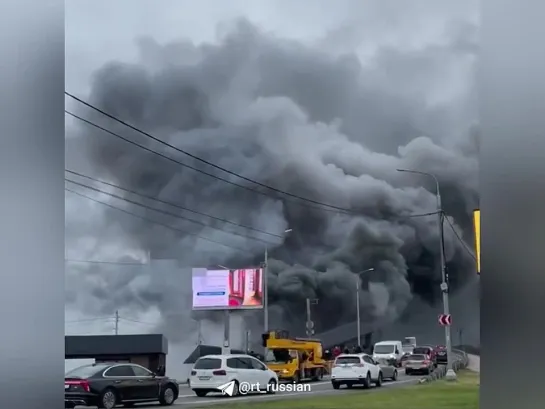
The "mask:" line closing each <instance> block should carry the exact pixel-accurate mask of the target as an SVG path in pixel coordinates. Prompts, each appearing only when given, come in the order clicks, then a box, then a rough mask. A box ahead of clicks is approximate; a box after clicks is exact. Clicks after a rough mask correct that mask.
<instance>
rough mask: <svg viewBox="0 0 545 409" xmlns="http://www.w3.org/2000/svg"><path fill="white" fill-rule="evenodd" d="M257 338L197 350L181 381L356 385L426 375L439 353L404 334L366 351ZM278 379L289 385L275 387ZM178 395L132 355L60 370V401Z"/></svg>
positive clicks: (198, 389)
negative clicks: (246, 347) (253, 342)
mask: <svg viewBox="0 0 545 409" xmlns="http://www.w3.org/2000/svg"><path fill="white" fill-rule="evenodd" d="M407 339H410V340H411V342H410V344H408V343H407V342H406V341H407ZM263 346H264V347H265V348H266V349H265V350H266V354H265V355H264V356H260V357H257V356H255V355H250V354H229V355H227V354H219V355H206V356H202V357H200V358H199V359H198V360H197V361H196V362H195V364H194V366H193V368H192V370H191V376H190V378H189V387H190V388H191V389H192V390H193V392H194V393H195V395H196V396H197V397H205V396H207V395H209V394H220V395H226V396H238V395H240V394H249V393H251V392H255V393H267V394H274V393H276V392H277V391H279V390H280V391H286V390H293V391H297V390H298V389H297V385H303V384H308V383H309V382H310V383H312V382H316V381H320V380H322V379H324V377H325V376H328V377H329V382H331V386H332V388H333V389H335V390H336V389H340V388H341V387H345V388H349V389H351V388H353V387H357V386H360V387H362V388H364V389H368V388H371V387H373V386H374V387H381V386H382V385H383V383H384V382H396V381H397V380H398V376H399V375H400V374H401V373H404V374H405V375H413V374H414V375H417V374H425V375H428V374H430V373H431V372H433V371H434V369H435V368H436V367H437V365H439V364H442V363H444V362H446V358H447V357H446V349H445V348H444V347H443V346H436V347H432V346H429V345H424V346H418V345H416V340H415V339H414V337H411V338H406V339H405V340H404V342H402V341H398V340H392V341H381V342H377V343H375V344H374V346H373V347H372V350H370V351H368V352H369V353H364V352H363V348H361V347H359V346H356V347H354V348H352V349H349V348H346V347H345V348H342V349H341V347H340V346H337V347H335V348H333V349H332V351H331V352H329V351H328V352H326V351H324V350H323V349H322V344H321V342H320V341H319V340H316V339H307V338H291V337H290V336H289V334H288V333H287V332H286V331H273V332H270V333H267V334H264V335H263ZM259 358H261V359H259ZM254 383H257V384H258V385H260V387H259V388H258V390H255V391H253V390H252V391H242V390H241V387H242V386H243V385H247V384H254ZM281 384H284V385H286V384H288V385H290V388H288V389H286V388H285V387H282V388H280V387H279V386H280V385H281ZM292 387H293V388H292ZM178 396H179V384H178V382H177V381H176V380H174V379H171V378H169V377H166V376H164V373H163V372H161V371H157V372H152V371H150V370H149V369H147V368H144V367H142V366H140V365H136V364H134V363H118V362H111V363H108V362H101V363H95V364H92V365H85V366H82V367H80V368H77V369H74V370H72V371H70V372H69V373H67V374H66V375H65V407H67V408H73V407H75V406H79V405H84V406H95V407H100V408H105V409H111V408H113V407H115V406H117V405H120V404H122V405H125V406H130V405H134V404H135V403H148V402H154V401H156V402H159V403H160V405H162V406H169V405H172V404H173V403H174V402H175V401H176V400H177V399H178Z"/></svg>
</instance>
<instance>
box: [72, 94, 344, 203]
mask: <svg viewBox="0 0 545 409" xmlns="http://www.w3.org/2000/svg"><path fill="white" fill-rule="evenodd" d="M64 93H65V94H66V95H68V96H69V97H70V98H72V99H75V100H76V101H78V102H80V103H81V104H83V105H85V106H87V107H89V108H91V109H93V110H95V111H97V112H99V113H101V114H102V115H104V116H106V117H108V118H110V119H112V120H114V121H116V122H118V123H120V124H122V125H124V126H126V127H128V128H130V129H132V130H134V131H136V132H138V133H140V134H142V135H144V136H146V137H148V138H150V139H152V140H154V141H155V142H158V143H160V144H162V145H164V146H167V147H169V148H171V149H174V150H175V151H177V152H179V153H181V154H184V155H186V156H188V157H190V158H192V159H194V160H196V161H199V162H201V163H204V164H205V165H208V166H211V167H213V168H215V169H218V170H221V171H222V172H225V173H227V174H229V175H232V176H235V177H237V178H239V179H242V180H245V181H247V182H250V183H253V184H255V185H257V186H260V187H263V188H265V189H269V190H272V191H273V192H276V193H279V194H282V195H286V196H290V197H293V198H295V199H299V200H302V201H305V202H309V203H313V204H316V205H319V206H324V207H328V208H330V209H334V210H336V211H342V212H349V213H352V211H351V210H349V209H343V208H342V207H338V206H333V205H330V204H327V203H322V202H319V201H317V200H313V199H309V198H305V197H302V196H298V195H296V194H293V193H289V192H285V191H283V190H280V189H277V188H275V187H272V186H269V185H266V184H264V183H261V182H258V181H257V180H253V179H250V178H248V177H246V176H243V175H240V174H238V173H236V172H233V171H231V170H229V169H226V168H224V167H221V166H219V165H216V164H215V163H212V162H209V161H207V160H205V159H203V158H200V157H198V156H196V155H193V154H192V153H189V152H187V151H185V150H183V149H180V148H178V147H176V146H174V145H171V144H169V143H167V142H165V141H163V140H162V139H159V138H157V137H155V136H153V135H151V134H149V133H147V132H145V131H143V130H141V129H139V128H137V127H135V126H133V125H131V124H129V123H127V122H125V121H123V120H121V119H119V118H117V117H116V116H114V115H111V114H109V113H108V112H105V111H103V110H102V109H100V108H98V107H96V106H94V105H92V104H90V103H88V102H86V101H84V100H82V99H81V98H78V97H76V96H74V95H72V94H70V93H69V92H66V91H65V92H64Z"/></svg>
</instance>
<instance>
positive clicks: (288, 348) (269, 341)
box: [262, 330, 327, 383]
mask: <svg viewBox="0 0 545 409" xmlns="http://www.w3.org/2000/svg"><path fill="white" fill-rule="evenodd" d="M262 338H263V346H264V347H265V348H266V353H265V363H266V364H267V366H268V367H269V369H271V370H272V371H274V372H275V373H276V374H277V375H278V379H279V380H280V381H290V382H294V383H298V382H300V381H318V380H320V379H322V378H323V376H324V374H325V373H326V372H327V371H326V367H327V362H326V361H325V360H324V358H323V349H322V343H321V341H320V340H317V339H308V338H290V336H289V333H288V331H284V330H277V331H270V332H268V333H265V334H263V336H262Z"/></svg>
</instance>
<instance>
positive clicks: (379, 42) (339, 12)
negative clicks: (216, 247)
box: [65, 0, 477, 334]
mask: <svg viewBox="0 0 545 409" xmlns="http://www.w3.org/2000/svg"><path fill="white" fill-rule="evenodd" d="M476 6H477V4H476V1H470V0H457V1H452V0H410V1H405V0H392V1H390V0H336V1H331V0H329V1H325V0H307V1H301V0H259V1H257V0H229V1H225V0H201V1H199V2H195V1H187V0H116V1H104V0H72V1H67V2H66V8H65V21H66V41H65V43H66V90H67V91H68V92H71V93H74V94H76V95H81V96H83V97H85V95H86V94H87V93H88V92H89V84H90V81H91V78H92V74H93V72H94V71H95V70H97V69H98V68H100V67H101V66H102V65H103V64H105V63H106V62H108V61H112V60H118V61H127V62H130V61H135V60H136V59H137V58H138V56H137V48H136V46H135V44H136V40H138V39H139V38H142V37H152V38H153V39H155V40H156V41H158V42H159V43H168V42H171V41H175V40H180V39H189V40H191V41H193V42H194V43H202V42H214V41H215V39H216V38H217V36H218V35H221V33H222V29H223V28H224V27H226V25H229V24H230V22H232V20H233V19H235V18H238V17H245V18H247V19H249V20H250V21H252V22H253V23H256V24H258V25H259V26H261V27H262V28H264V29H266V30H267V31H271V32H273V33H275V34H277V35H279V36H282V37H287V38H293V39H297V40H299V41H303V42H310V43H313V44H319V45H320V46H322V47H323V48H324V49H326V50H328V51H329V52H332V53H336V52H338V53H340V52H344V51H347V50H357V53H358V55H359V57H360V59H361V61H362V62H363V63H364V64H365V62H366V58H368V57H369V56H371V55H372V54H373V52H374V50H375V49H376V48H377V47H379V46H383V45H386V44H388V45H393V46H395V47H396V48H400V49H413V50H414V49H418V48H421V47H424V46H426V45H429V44H434V43H441V42H442V41H443V40H444V35H445V30H447V31H448V27H449V24H451V23H456V22H458V21H467V20H468V16H472V17H471V19H473V20H474V21H475V20H476V19H477V12H476V10H477V7H476ZM67 126H68V129H69V128H70V126H71V123H70V122H67ZM68 135H70V132H68ZM101 210H102V209H100V208H98V207H97V205H95V204H93V203H92V202H85V201H83V200H81V199H76V198H72V197H68V198H67V207H66V213H67V215H66V219H67V226H71V225H72V226H73V225H74V224H79V225H80V226H85V223H95V222H96V220H99V219H100V212H101ZM124 246H125V247H124ZM131 252H132V249H131V248H130V247H129V246H127V245H126V244H125V243H123V242H119V241H115V240H114V242H108V241H107V240H104V246H102V247H101V248H98V249H97V238H96V237H87V236H86V235H85V234H82V235H81V237H80V238H79V239H77V240H73V241H72V242H70V243H67V257H68V258H72V259H86V258H89V256H90V255H91V256H92V257H93V258H94V259H100V258H102V259H106V260H108V259H109V260H111V259H113V258H115V256H116V255H119V254H131ZM137 256H138V255H137ZM140 256H142V255H140ZM142 257H143V256H142ZM144 261H145V260H144ZM74 268H77V267H76V266H74V265H68V266H67V274H70V271H71V270H72V269H74ZM158 317H159V314H158V312H153V311H151V312H149V313H148V314H147V315H146V316H144V317H139V318H138V319H139V320H140V321H142V323H136V322H129V321H124V322H121V327H120V328H121V333H131V332H141V331H146V330H147V328H150V325H149V323H153V322H154V321H156V320H157V319H158ZM84 318H88V317H84V316H82V314H81V312H77V311H67V316H66V319H67V320H68V321H74V320H79V319H84ZM97 318H100V319H97V320H95V321H83V322H79V323H78V322H70V323H68V324H67V327H66V332H67V333H69V334H88V333H113V328H114V327H113V322H114V321H113V317H112V318H104V319H102V317H97Z"/></svg>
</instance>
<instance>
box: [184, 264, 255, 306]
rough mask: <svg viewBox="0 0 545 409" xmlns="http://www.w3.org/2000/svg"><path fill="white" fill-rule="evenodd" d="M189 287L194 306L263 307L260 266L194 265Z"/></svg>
mask: <svg viewBox="0 0 545 409" xmlns="http://www.w3.org/2000/svg"><path fill="white" fill-rule="evenodd" d="M192 289H193V309H194V310H225V309H233V310H245V309H256V308H263V269H261V268H243V269H237V270H219V269H208V268H194V269H193V273H192Z"/></svg>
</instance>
